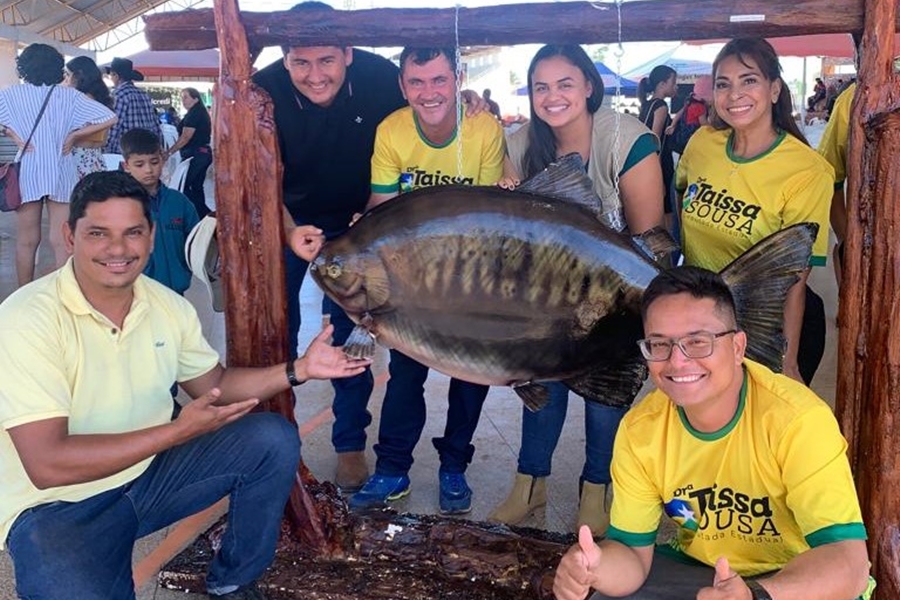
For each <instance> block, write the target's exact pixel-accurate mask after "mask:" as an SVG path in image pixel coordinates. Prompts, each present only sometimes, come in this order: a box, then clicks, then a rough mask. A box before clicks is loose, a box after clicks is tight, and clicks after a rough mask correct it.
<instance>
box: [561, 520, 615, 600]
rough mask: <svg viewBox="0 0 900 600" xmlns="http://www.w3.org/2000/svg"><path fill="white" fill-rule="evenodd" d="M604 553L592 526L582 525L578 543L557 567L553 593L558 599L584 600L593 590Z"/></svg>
mask: <svg viewBox="0 0 900 600" xmlns="http://www.w3.org/2000/svg"><path fill="white" fill-rule="evenodd" d="M602 555H603V551H602V550H601V549H600V546H598V545H597V544H595V543H594V538H593V536H591V529H590V527H588V526H587V525H582V526H581V529H579V530H578V543H577V544H575V545H574V546H572V547H571V548H569V551H568V552H566V554H565V556H563V557H562V560H561V561H560V563H559V566H558V567H557V568H556V578H555V579H554V580H553V593H554V594H555V595H556V598H557V600H584V598H585V597H586V596H587V595H588V593H589V592H590V591H591V587H592V585H591V583H592V581H594V579H595V577H596V574H595V571H596V569H597V568H598V567H599V566H600V560H601V558H602Z"/></svg>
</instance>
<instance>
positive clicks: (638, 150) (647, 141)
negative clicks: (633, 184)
mask: <svg viewBox="0 0 900 600" xmlns="http://www.w3.org/2000/svg"><path fill="white" fill-rule="evenodd" d="M658 151H659V144H658V143H657V142H656V136H655V135H653V134H652V133H649V132H647V133H645V134H642V135H641V137H639V138H638V139H637V140H635V142H634V144H632V145H631V150H629V151H628V157H627V158H626V159H625V165H624V166H623V167H622V170H621V171H619V177H621V176H622V175H624V174H625V173H627V172H628V169H630V168H631V167H633V166H634V165H636V164H638V163H639V162H641V161H642V160H644V159H645V158H647V157H648V156H650V155H651V154H656V153H657V152H658Z"/></svg>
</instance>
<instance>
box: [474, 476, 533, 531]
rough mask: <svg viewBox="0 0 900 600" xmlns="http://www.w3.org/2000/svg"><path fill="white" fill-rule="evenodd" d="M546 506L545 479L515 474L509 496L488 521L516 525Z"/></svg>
mask: <svg viewBox="0 0 900 600" xmlns="http://www.w3.org/2000/svg"><path fill="white" fill-rule="evenodd" d="M546 505H547V479H546V478H545V477H532V476H531V475H523V474H522V473H516V478H515V480H514V481H513V487H512V490H511V491H510V492H509V496H508V497H507V498H506V500H504V501H503V503H502V504H501V505H500V506H498V507H497V508H495V509H494V510H493V512H491V514H490V516H488V521H493V522H495V523H506V524H507V525H518V524H519V523H521V522H522V521H524V520H525V519H527V518H528V517H529V516H531V515H532V514H533V513H534V511H536V510H537V509H539V508H541V507H543V506H546Z"/></svg>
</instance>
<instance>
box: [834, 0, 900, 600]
mask: <svg viewBox="0 0 900 600" xmlns="http://www.w3.org/2000/svg"><path fill="white" fill-rule="evenodd" d="M897 4H898V3H897V0H867V2H866V18H865V33H864V34H863V37H862V48H861V55H862V60H861V63H860V69H859V82H860V83H859V87H858V89H857V92H856V98H855V100H854V103H853V110H852V115H851V119H850V153H849V156H848V160H847V164H848V179H847V180H848V192H849V221H848V236H847V241H846V248H845V260H844V281H843V284H842V286H841V299H840V323H841V328H840V337H839V347H838V380H837V394H836V399H837V415H838V419H839V421H840V422H841V426H842V429H843V431H844V435H845V436H846V437H847V439H848V442H849V456H850V460H851V465H852V466H853V467H854V471H855V473H856V480H857V489H858V491H859V499H860V504H861V505H862V509H863V517H864V519H865V522H866V528H867V530H868V533H869V557H870V559H871V561H872V570H873V574H874V575H875V578H876V579H877V581H878V587H877V588H876V591H875V597H876V598H877V599H878V600H895V599H896V598H900V422H898V421H897V415H900V269H898V264H900V153H898V152H897V148H898V147H900V74H898V73H896V72H894V69H893V60H892V59H893V52H892V48H891V44H884V40H890V39H891V38H892V33H893V30H894V28H893V27H891V24H892V23H894V22H895V21H896V18H897V16H898V13H900V11H898V7H897Z"/></svg>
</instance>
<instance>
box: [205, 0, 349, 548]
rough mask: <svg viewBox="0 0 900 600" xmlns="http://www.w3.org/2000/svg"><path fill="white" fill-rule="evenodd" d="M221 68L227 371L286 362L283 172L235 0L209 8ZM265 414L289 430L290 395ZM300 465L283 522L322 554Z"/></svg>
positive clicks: (323, 540)
mask: <svg viewBox="0 0 900 600" xmlns="http://www.w3.org/2000/svg"><path fill="white" fill-rule="evenodd" d="M214 11H215V19H216V23H218V28H217V30H218V34H219V36H220V38H221V39H220V40H219V42H220V45H221V47H222V66H221V73H220V76H219V83H218V85H217V86H216V90H215V106H216V110H215V118H216V121H215V126H214V131H213V133H214V136H215V145H214V147H215V152H216V169H215V173H216V218H217V221H218V242H219V250H220V251H221V254H222V265H223V280H224V284H225V297H226V303H225V333H226V344H227V355H228V356H227V358H228V360H227V363H228V365H231V366H241V367H256V366H269V365H272V364H277V363H281V362H284V361H286V360H287V358H288V346H287V344H288V342H287V336H286V335H285V332H286V331H287V330H288V326H287V299H286V297H285V293H284V260H283V258H282V252H283V250H282V249H283V248H284V230H283V227H282V219H281V214H282V212H281V211H282V208H281V206H282V192H281V174H282V170H283V167H282V165H281V157H280V155H279V150H278V137H277V134H276V131H275V122H274V119H273V117H272V114H273V112H272V111H273V108H272V101H271V99H270V98H269V96H268V94H266V93H265V91H263V90H262V89H260V88H258V87H257V86H256V85H254V84H253V83H252V81H251V80H250V74H251V62H250V48H249V45H248V43H247V38H246V35H245V34H244V29H243V26H242V24H241V20H240V13H239V11H238V5H237V0H221V1H218V0H217V2H216V4H215V9H214ZM260 409H262V410H271V411H273V412H277V413H279V414H280V415H282V416H283V417H285V418H286V419H287V420H288V421H289V422H291V423H293V424H294V425H296V420H295V418H294V395H293V393H292V392H291V391H287V392H284V393H282V394H279V395H278V396H277V397H275V398H272V399H271V400H269V401H268V402H267V403H266V405H265V406H261V407H260ZM311 477H312V476H311V475H310V474H309V472H308V470H307V469H306V467H305V466H304V465H303V464H302V463H301V465H300V467H299V470H298V475H297V485H295V486H294V488H293V490H292V491H291V496H290V500H289V502H288V508H287V517H288V519H289V520H290V522H291V523H292V524H293V526H294V531H295V534H296V535H297V536H298V537H299V539H301V540H303V542H304V543H305V544H307V545H308V546H309V547H310V548H311V549H313V550H316V551H318V552H320V553H328V552H329V548H331V547H332V546H333V545H334V544H333V542H332V541H331V540H329V539H327V535H326V533H325V529H324V527H323V526H322V522H323V519H322V518H321V517H320V516H319V515H318V513H317V512H316V510H315V507H316V504H315V501H314V500H313V498H312V497H311V496H310V494H309V493H308V492H307V489H306V487H305V486H304V484H303V482H304V480H309V479H311Z"/></svg>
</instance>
